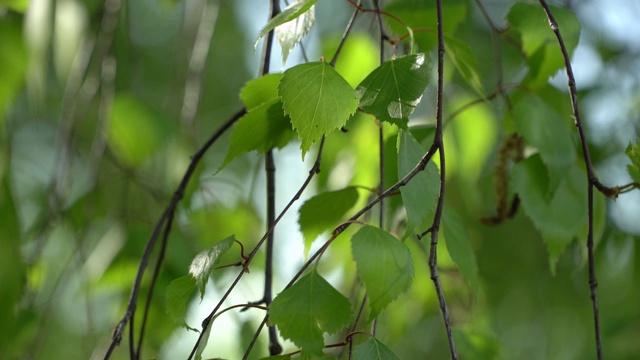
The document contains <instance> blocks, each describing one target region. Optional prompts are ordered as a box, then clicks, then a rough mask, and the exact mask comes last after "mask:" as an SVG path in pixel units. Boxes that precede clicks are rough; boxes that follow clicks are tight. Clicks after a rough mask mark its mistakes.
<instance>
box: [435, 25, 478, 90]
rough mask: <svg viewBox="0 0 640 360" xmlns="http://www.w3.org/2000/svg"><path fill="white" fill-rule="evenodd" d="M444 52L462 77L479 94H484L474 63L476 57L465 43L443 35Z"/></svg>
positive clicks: (476, 66)
mask: <svg viewBox="0 0 640 360" xmlns="http://www.w3.org/2000/svg"><path fill="white" fill-rule="evenodd" d="M444 44H445V48H446V51H445V54H447V56H449V58H450V59H451V62H452V63H453V65H454V66H455V67H456V69H457V70H458V72H460V75H461V76H462V78H463V79H464V80H465V81H466V82H468V83H469V85H471V88H472V89H473V90H475V91H476V92H477V93H478V94H479V95H480V96H484V89H483V87H482V82H481V81H480V73H479V71H478V65H477V63H476V57H475V55H474V54H473V52H472V51H471V48H470V47H469V45H467V44H466V43H464V42H462V41H460V40H458V39H456V38H455V37H453V36H445V39H444Z"/></svg>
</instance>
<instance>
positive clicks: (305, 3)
mask: <svg viewBox="0 0 640 360" xmlns="http://www.w3.org/2000/svg"><path fill="white" fill-rule="evenodd" d="M317 1H318V0H298V1H296V2H295V3H292V4H291V5H289V6H288V7H287V8H286V9H285V10H284V11H282V12H281V13H280V14H278V15H276V16H274V17H273V19H271V20H269V22H268V23H267V25H265V27H263V28H262V30H260V34H258V38H257V39H256V43H255V44H254V45H253V47H254V48H255V47H257V46H258V42H259V41H260V39H262V38H263V37H264V36H265V35H267V34H268V33H269V31H271V30H273V29H275V28H276V27H277V26H280V25H282V24H284V23H286V22H289V21H291V20H293V19H295V18H297V17H299V16H301V15H302V14H304V13H305V12H307V10H309V9H311V7H312V6H313V5H314V4H315V3H316V2H317ZM283 55H284V54H283Z"/></svg>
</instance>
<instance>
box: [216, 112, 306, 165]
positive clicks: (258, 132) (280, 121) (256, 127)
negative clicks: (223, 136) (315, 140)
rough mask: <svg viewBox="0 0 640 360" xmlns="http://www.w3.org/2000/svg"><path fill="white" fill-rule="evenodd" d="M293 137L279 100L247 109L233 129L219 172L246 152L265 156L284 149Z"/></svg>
mask: <svg viewBox="0 0 640 360" xmlns="http://www.w3.org/2000/svg"><path fill="white" fill-rule="evenodd" d="M294 137H295V133H294V132H293V131H292V129H291V124H290V123H289V117H288V116H286V115H285V114H284V112H283V111H282V103H281V102H280V100H275V101H272V102H266V103H263V104H261V105H259V106H258V107H255V108H253V109H252V110H250V111H249V112H248V113H247V114H246V115H244V116H243V117H242V118H240V120H238V122H237V123H236V125H235V126H234V128H233V132H232V133H231V142H230V143H229V150H228V151H227V156H226V157H225V159H224V161H223V163H222V165H221V166H220V169H222V168H224V167H225V166H227V165H228V164H229V163H230V162H231V161H232V160H233V159H235V158H237V157H238V156H240V155H243V154H245V153H248V152H249V151H253V150H257V151H258V152H260V153H265V152H267V151H269V150H271V149H274V148H275V149H281V148H283V147H285V146H286V145H287V144H288V143H289V142H290V141H291V140H293V139H294Z"/></svg>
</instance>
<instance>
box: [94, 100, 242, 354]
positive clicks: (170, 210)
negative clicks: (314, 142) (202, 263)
mask: <svg viewBox="0 0 640 360" xmlns="http://www.w3.org/2000/svg"><path fill="white" fill-rule="evenodd" d="M245 113H246V109H242V110H240V111H238V112H237V113H235V114H234V115H233V116H232V117H231V118H230V119H229V120H227V121H226V122H225V123H224V124H222V126H220V128H218V130H217V131H216V132H215V133H214V134H213V135H212V136H211V137H210V138H209V139H208V140H207V141H206V142H205V143H204V145H202V147H201V148H200V149H199V150H198V151H197V152H196V153H195V154H194V155H193V157H192V158H191V163H190V164H189V167H188V168H187V170H186V171H185V174H184V176H183V177H182V181H180V184H179V185H178V188H177V189H176V191H175V192H174V194H173V197H172V198H171V201H170V202H169V205H167V207H166V208H165V210H164V211H163V213H162V215H160V218H159V219H158V222H157V223H156V226H155V228H154V229H153V233H152V234H151V236H150V237H149V240H147V244H146V245H145V249H144V252H143V255H142V258H141V260H140V264H139V265H138V271H137V273H136V278H135V281H134V283H133V286H132V288H131V295H130V297H129V302H128V304H127V309H126V311H125V314H124V316H123V317H122V319H121V320H120V322H119V323H118V325H116V328H115V330H114V332H113V336H112V341H111V344H110V345H109V348H108V350H107V353H106V354H105V357H104V358H105V359H108V358H110V357H111V354H112V353H113V350H114V349H115V347H116V346H118V345H119V344H120V342H121V341H122V335H123V333H124V329H125V327H126V326H127V323H129V321H133V317H134V316H135V312H136V308H137V304H138V295H139V292H140V286H141V285H142V278H143V275H144V272H145V270H146V268H147V264H148V262H149V258H150V257H151V252H152V251H153V249H154V247H155V244H156V241H157V239H158V236H160V232H161V229H162V228H163V226H164V224H165V222H166V221H168V220H169V219H170V218H172V217H173V215H174V213H175V209H176V207H177V206H178V203H179V202H180V200H182V198H183V196H184V191H185V189H186V188H187V184H188V183H189V180H191V177H192V176H193V173H194V172H195V169H196V167H197V166H198V164H199V163H200V160H201V159H202V157H203V156H204V154H205V153H206V152H207V151H208V150H209V148H210V147H211V145H213V144H214V143H215V142H216V141H217V140H218V138H220V136H222V134H224V133H225V132H226V131H227V130H229V128H231V126H232V125H233V124H234V123H235V122H236V121H238V119H240V118H241V117H242V116H243V115H244V114H245ZM130 340H131V341H133V338H132V335H131V336H130ZM130 346H131V347H133V345H130Z"/></svg>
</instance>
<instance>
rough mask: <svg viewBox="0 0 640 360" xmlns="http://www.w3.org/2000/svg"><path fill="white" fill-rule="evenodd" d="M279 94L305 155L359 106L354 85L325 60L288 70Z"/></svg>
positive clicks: (281, 82) (342, 123) (344, 121)
mask: <svg viewBox="0 0 640 360" xmlns="http://www.w3.org/2000/svg"><path fill="white" fill-rule="evenodd" d="M278 93H279V95H280V98H281V99H282V102H283V104H284V110H285V113H286V114H288V115H289V116H290V117H291V123H292V124H293V127H294V128H295V130H296V131H297V132H298V137H299V138H300V140H301V141H302V144H301V149H302V153H303V156H304V154H305V153H306V152H307V151H309V149H310V148H311V144H312V143H313V142H315V141H317V140H319V139H320V138H321V137H322V135H324V134H327V133H328V132H330V131H332V130H334V129H337V128H340V127H341V126H343V125H344V124H345V123H346V122H347V119H349V116H351V115H352V114H353V113H354V112H355V111H356V109H357V107H358V100H357V99H356V95H355V91H354V90H353V88H351V86H349V83H347V82H346V80H345V79H344V78H342V76H340V74H338V73H337V72H336V71H335V70H334V69H333V68H332V67H331V66H329V65H328V64H327V63H325V62H323V61H321V62H311V63H306V64H302V65H298V66H295V67H293V68H291V69H289V70H287V71H285V73H284V77H283V78H282V80H281V81H280V85H279V86H278Z"/></svg>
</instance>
